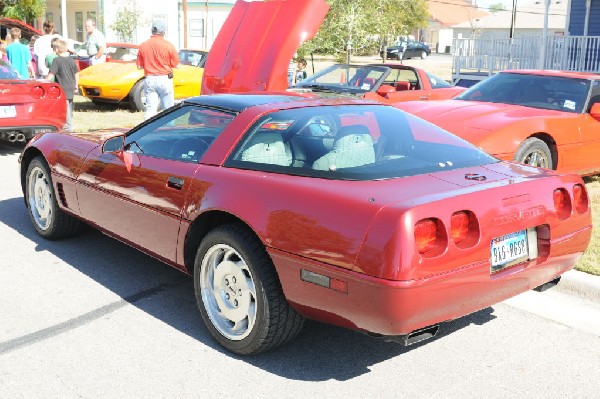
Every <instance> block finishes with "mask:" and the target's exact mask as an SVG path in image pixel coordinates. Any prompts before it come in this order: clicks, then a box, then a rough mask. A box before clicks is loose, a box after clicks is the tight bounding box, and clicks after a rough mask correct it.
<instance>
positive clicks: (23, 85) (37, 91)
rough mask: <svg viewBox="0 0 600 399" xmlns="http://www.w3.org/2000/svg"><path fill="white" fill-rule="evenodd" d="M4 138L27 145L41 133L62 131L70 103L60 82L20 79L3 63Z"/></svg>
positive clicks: (0, 129)
mask: <svg viewBox="0 0 600 399" xmlns="http://www.w3.org/2000/svg"><path fill="white" fill-rule="evenodd" d="M0 93H1V94H2V95H1V96H0V139H1V140H6V141H10V142H15V141H21V142H25V141H27V140H29V139H31V138H32V137H33V136H35V135H36V134H38V133H42V132H55V131H57V130H62V129H63V127H64V126H65V122H66V119H67V101H66V97H65V93H64V92H63V90H62V88H61V87H60V86H59V85H58V84H56V83H49V82H46V81H36V80H29V79H26V80H25V79H20V78H19V77H18V74H17V72H16V71H15V70H14V68H13V67H12V66H11V65H10V64H9V63H7V62H4V61H0Z"/></svg>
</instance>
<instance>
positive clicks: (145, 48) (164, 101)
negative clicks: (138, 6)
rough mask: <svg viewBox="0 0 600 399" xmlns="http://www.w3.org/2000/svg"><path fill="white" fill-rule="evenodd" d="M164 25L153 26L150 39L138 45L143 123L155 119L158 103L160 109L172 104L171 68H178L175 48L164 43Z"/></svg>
mask: <svg viewBox="0 0 600 399" xmlns="http://www.w3.org/2000/svg"><path fill="white" fill-rule="evenodd" d="M165 31H166V27H165V23H164V21H161V20H158V21H155V22H153V23H152V36H151V37H150V39H148V40H146V41H145V42H143V43H142V44H140V48H139V50H138V57H137V67H138V69H143V70H144V75H145V79H144V94H145V96H146V113H145V115H144V117H145V119H149V118H151V117H152V116H154V115H155V114H156V112H157V109H158V103H159V100H160V103H161V105H162V109H167V108H169V107H172V106H173V104H174V103H175V95H174V90H173V81H172V80H171V79H172V78H173V68H178V67H179V56H178V55H177V50H175V47H174V46H173V45H172V44H171V43H169V42H168V41H166V40H165V38H164V36H165Z"/></svg>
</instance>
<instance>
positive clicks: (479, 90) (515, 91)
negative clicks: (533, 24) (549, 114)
mask: <svg viewBox="0 0 600 399" xmlns="http://www.w3.org/2000/svg"><path fill="white" fill-rule="evenodd" d="M589 91H590V81H589V80H587V79H577V78H567V77H559V76H545V75H533V74H521V73H508V72H502V73H498V74H496V75H494V76H492V77H490V78H488V79H486V80H483V81H481V82H479V83H478V84H476V85H475V86H472V87H471V88H470V89H468V90H467V91H465V92H463V93H462V94H460V95H459V96H457V97H455V99H457V100H467V101H482V102H492V103H503V104H515V105H522V106H525V107H531V108H540V109H549V110H556V111H563V112H571V113H582V112H583V111H584V109H585V103H586V101H587V98H588V93H589Z"/></svg>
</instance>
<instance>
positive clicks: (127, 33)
mask: <svg viewBox="0 0 600 399" xmlns="http://www.w3.org/2000/svg"><path fill="white" fill-rule="evenodd" d="M113 3H114V4H115V5H118V3H120V5H119V8H118V9H117V14H116V18H115V22H114V23H113V24H111V25H110V28H111V29H112V30H114V31H115V32H117V35H119V39H120V40H122V41H124V42H128V43H130V42H132V41H133V40H134V34H135V31H136V29H137V27H138V25H143V24H144V23H145V20H144V18H142V16H143V15H144V11H143V9H142V8H141V7H140V6H139V5H138V2H137V0H128V1H124V2H118V1H117V0H115V1H113Z"/></svg>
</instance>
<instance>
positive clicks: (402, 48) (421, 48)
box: [379, 41, 431, 60]
mask: <svg viewBox="0 0 600 399" xmlns="http://www.w3.org/2000/svg"><path fill="white" fill-rule="evenodd" d="M430 54H431V49H430V48H429V46H428V45H426V44H425V43H422V42H417V41H408V42H402V43H400V44H399V45H397V46H389V47H387V57H386V58H387V59H388V60H406V59H409V58H417V57H418V58H421V59H422V60H424V59H425V58H427V57H428V56H429V55H430ZM379 55H380V56H381V58H383V51H381V52H380V54H379Z"/></svg>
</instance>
